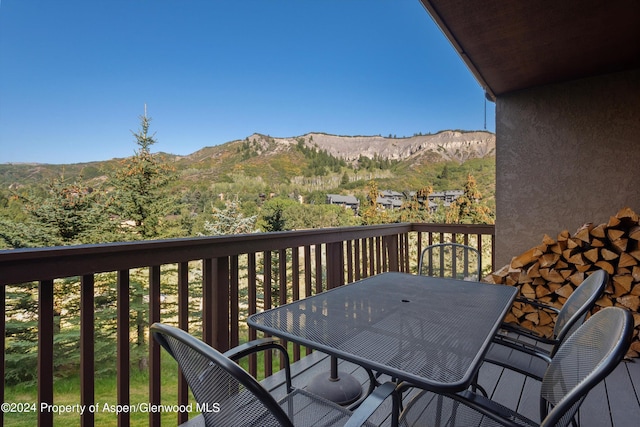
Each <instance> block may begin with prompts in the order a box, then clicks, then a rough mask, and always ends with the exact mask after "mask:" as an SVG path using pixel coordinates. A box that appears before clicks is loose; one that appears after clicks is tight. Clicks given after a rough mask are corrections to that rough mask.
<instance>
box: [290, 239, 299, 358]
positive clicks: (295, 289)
mask: <svg viewBox="0 0 640 427" xmlns="http://www.w3.org/2000/svg"><path fill="white" fill-rule="evenodd" d="M291 286H292V291H291V294H292V297H293V300H294V301H298V300H299V299H300V250H299V248H298V247H297V246H296V247H295V248H291ZM293 360H294V361H298V360H300V344H294V345H293Z"/></svg>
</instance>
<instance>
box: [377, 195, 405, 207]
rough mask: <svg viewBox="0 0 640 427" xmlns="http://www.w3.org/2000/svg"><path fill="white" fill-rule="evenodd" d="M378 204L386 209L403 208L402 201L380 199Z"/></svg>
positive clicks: (386, 198)
mask: <svg viewBox="0 0 640 427" xmlns="http://www.w3.org/2000/svg"><path fill="white" fill-rule="evenodd" d="M376 203H377V204H378V205H380V206H382V207H383V208H385V209H398V208H400V207H401V206H402V203H403V201H402V199H396V198H388V197H378V199H377V200H376Z"/></svg>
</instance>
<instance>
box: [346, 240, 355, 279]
mask: <svg viewBox="0 0 640 427" xmlns="http://www.w3.org/2000/svg"><path fill="white" fill-rule="evenodd" d="M344 244H345V245H346V247H347V283H352V282H353V240H348V241H346V242H344Z"/></svg>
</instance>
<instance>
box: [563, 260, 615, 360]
mask: <svg viewBox="0 0 640 427" xmlns="http://www.w3.org/2000/svg"><path fill="white" fill-rule="evenodd" d="M608 281H609V275H608V274H607V272H606V271H605V270H596V271H594V272H593V273H591V274H590V275H589V276H588V277H587V278H586V279H584V280H583V281H582V283H581V284H580V285H579V286H578V287H577V288H576V289H575V290H574V291H573V293H572V294H571V295H569V298H567V301H566V302H565V303H564V305H563V306H562V309H561V310H560V313H558V316H557V317H556V322H555V325H554V327H553V336H554V337H555V339H556V340H557V341H558V342H562V341H563V340H564V339H565V338H566V337H568V336H569V335H571V334H572V333H573V332H574V331H575V330H576V329H578V327H580V325H582V323H583V322H584V319H585V318H586V317H587V313H588V312H589V311H591V309H592V308H593V307H594V305H595V304H596V301H597V300H598V299H599V298H600V296H601V295H602V294H603V292H604V288H605V287H606V286H607V282H608ZM556 349H557V347H556V348H555V349H554V350H556ZM554 353H555V351H552V354H551V356H553V354H554Z"/></svg>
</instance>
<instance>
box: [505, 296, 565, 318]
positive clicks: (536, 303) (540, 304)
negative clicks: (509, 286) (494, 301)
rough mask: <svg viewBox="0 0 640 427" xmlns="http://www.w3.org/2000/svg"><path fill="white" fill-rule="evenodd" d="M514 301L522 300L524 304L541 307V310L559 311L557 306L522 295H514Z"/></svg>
mask: <svg viewBox="0 0 640 427" xmlns="http://www.w3.org/2000/svg"><path fill="white" fill-rule="evenodd" d="M515 302H522V303H525V304H531V305H532V306H534V307H536V308H541V309H543V310H549V311H553V312H554V313H556V314H558V313H560V309H559V308H557V307H554V306H552V305H549V304H545V303H543V302H540V301H538V300H535V299H531V298H527V297H523V296H519V297H516V299H515Z"/></svg>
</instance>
